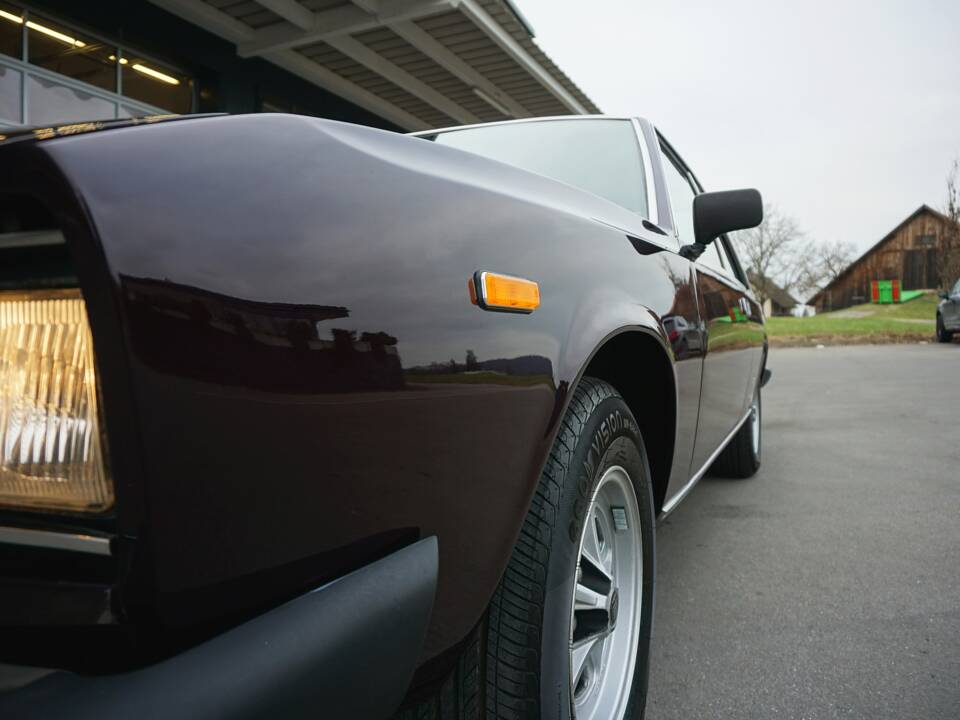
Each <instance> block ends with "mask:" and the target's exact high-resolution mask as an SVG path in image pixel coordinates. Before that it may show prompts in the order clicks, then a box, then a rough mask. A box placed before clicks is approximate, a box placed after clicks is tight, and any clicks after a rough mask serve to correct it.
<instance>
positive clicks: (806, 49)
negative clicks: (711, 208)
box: [515, 0, 960, 251]
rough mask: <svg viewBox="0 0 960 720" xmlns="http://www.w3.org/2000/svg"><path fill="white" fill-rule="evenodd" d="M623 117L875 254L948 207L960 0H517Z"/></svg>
mask: <svg viewBox="0 0 960 720" xmlns="http://www.w3.org/2000/svg"><path fill="white" fill-rule="evenodd" d="M515 2H516V4H517V6H518V7H519V8H520V10H521V11H522V12H523V13H524V15H525V16H526V17H527V19H528V20H530V22H531V24H532V25H533V27H534V30H535V31H536V39H537V42H538V43H539V44H540V46H541V47H542V48H543V49H544V50H545V51H546V52H547V53H548V54H549V55H550V56H551V57H552V58H553V59H554V60H555V61H556V62H557V64H558V65H559V66H560V67H561V68H563V70H564V71H566V72H567V73H568V74H569V75H570V77H571V78H572V79H573V80H574V82H576V83H577V84H578V85H579V86H580V87H581V88H582V89H583V90H584V92H586V93H587V95H589V96H590V98H591V99H592V100H593V101H594V102H595V103H597V104H598V105H599V106H600V108H601V110H603V111H604V112H606V113H611V114H624V115H640V116H643V117H646V118H648V119H650V120H651V121H653V123H654V124H656V125H657V127H658V128H659V129H660V131H661V132H662V133H663V134H664V135H665V136H666V137H667V138H668V139H669V140H670V142H671V143H672V144H673V145H674V146H675V147H676V149H677V150H678V151H679V152H680V154H681V155H683V157H684V159H685V160H686V161H687V162H688V163H689V164H690V166H691V168H692V169H693V171H694V172H695V173H696V175H697V176H698V177H699V179H700V181H701V182H702V183H703V184H704V185H705V186H706V188H707V189H708V190H722V189H729V188H736V187H748V186H750V187H757V188H758V189H760V191H761V192H762V193H763V196H764V199H765V200H767V201H769V202H771V203H773V204H774V205H776V206H778V207H779V208H780V209H781V210H783V211H784V212H786V213H787V214H789V215H792V216H793V217H795V218H796V220H797V221H798V222H799V224H800V225H801V227H802V228H803V229H804V230H805V231H806V233H807V235H808V236H809V237H810V239H811V240H848V241H850V242H852V243H853V244H854V245H855V246H856V248H857V249H858V251H860V250H865V249H866V248H867V247H869V246H870V245H871V244H873V243H874V242H876V241H877V240H879V239H880V238H881V237H882V236H883V235H884V234H886V233H887V232H888V231H889V230H891V229H893V227H894V226H895V225H896V224H897V223H898V222H900V221H901V220H902V219H903V218H905V217H906V216H907V215H908V214H910V213H911V212H912V211H913V210H915V209H916V208H917V207H919V206H920V205H921V204H922V203H927V204H929V205H932V206H934V207H937V208H940V207H941V206H942V204H943V201H944V197H945V177H946V174H947V171H948V169H949V165H950V162H951V161H952V159H953V158H954V157H958V156H960V0H912V1H907V0H901V1H899V2H896V1H893V0H875V1H873V2H865V1H863V0H860V1H856V0H834V2H822V1H821V0H793V1H788V0H700V1H696V2H693V1H689V0H590V1H589V2H584V1H583V0H515Z"/></svg>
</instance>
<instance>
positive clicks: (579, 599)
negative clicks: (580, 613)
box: [573, 583, 607, 612]
mask: <svg viewBox="0 0 960 720" xmlns="http://www.w3.org/2000/svg"><path fill="white" fill-rule="evenodd" d="M606 608H607V598H606V596H605V595H601V594H600V593H598V592H597V591H596V590H591V589H590V588H588V587H587V586H586V585H584V584H583V583H577V588H576V591H575V595H574V598H573V610H574V612H576V611H577V610H606Z"/></svg>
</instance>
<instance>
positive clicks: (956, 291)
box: [951, 280, 960, 295]
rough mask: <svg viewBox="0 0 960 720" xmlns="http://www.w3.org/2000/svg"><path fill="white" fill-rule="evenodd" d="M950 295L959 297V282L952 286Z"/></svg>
mask: <svg viewBox="0 0 960 720" xmlns="http://www.w3.org/2000/svg"><path fill="white" fill-rule="evenodd" d="M951 295H960V280H957V284H956V285H954V286H953V292H952V293H951Z"/></svg>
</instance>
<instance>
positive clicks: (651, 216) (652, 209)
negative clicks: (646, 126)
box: [630, 118, 660, 225]
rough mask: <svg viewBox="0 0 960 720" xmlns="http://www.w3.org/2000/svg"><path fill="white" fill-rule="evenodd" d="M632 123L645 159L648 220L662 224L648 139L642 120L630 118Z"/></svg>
mask: <svg viewBox="0 0 960 720" xmlns="http://www.w3.org/2000/svg"><path fill="white" fill-rule="evenodd" d="M630 124H631V125H633V132H634V134H635V135H636V136H637V144H638V145H639V146H640V156H641V158H642V159H643V177H644V182H645V183H646V186H647V218H646V219H647V220H649V221H650V222H652V223H653V224H654V225H659V224H660V213H659V212H658V211H657V188H656V182H655V181H654V179H653V163H652V162H651V160H650V148H648V147H647V140H646V138H645V137H644V136H643V128H642V127H640V121H639V120H638V119H637V118H630Z"/></svg>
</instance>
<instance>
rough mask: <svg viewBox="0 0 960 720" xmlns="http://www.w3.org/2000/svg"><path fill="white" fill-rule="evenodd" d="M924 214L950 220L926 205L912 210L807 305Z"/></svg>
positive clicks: (815, 300)
mask: <svg viewBox="0 0 960 720" xmlns="http://www.w3.org/2000/svg"><path fill="white" fill-rule="evenodd" d="M924 213H929V214H930V215H933V216H934V217H936V218H938V219H940V220H945V221H947V222H949V220H950V219H949V218H948V217H947V216H946V215H944V214H943V213H941V212H939V211H937V210H934V209H933V208H932V207H930V206H929V205H927V204H926V203H924V204H923V205H921V206H920V207H918V208H917V209H916V210H914V211H913V212H912V213H910V215H908V216H907V217H906V218H904V219H903V221H901V222H900V223H898V224H897V226H896V227H895V228H893V230H891V231H890V232H888V233H887V234H886V235H884V236H883V237H882V238H880V240H878V241H877V242H876V243H875V244H874V245H872V246H871V247H870V248H869V249H868V250H867V251H866V252H864V253H863V254H862V255H861V256H860V257H858V258H857V259H856V260H854V261H853V262H852V263H850V264H849V265H847V267H846V268H844V270H843V272H841V273H840V274H839V275H837V276H836V277H835V278H834V279H833V280H831V281H830V282H829V283H827V284H826V285H824V286H823V287H822V288H821V289H820V290H819V291H818V292H817V293H816V294H815V295H814V296H813V297H812V298H810V300H808V302H809V304H811V305H815V304H816V303H817V300H818V299H819V298H820V296H821V295H823V293H825V292H827V291H828V290H830V289H832V288H833V287H834V286H835V285H836V284H837V283H839V282H840V281H841V280H843V279H844V278H845V277H847V275H849V274H850V273H851V272H852V271H853V269H854V268H855V267H856V266H857V265H858V264H860V262H862V261H863V259H864V258H865V257H867V256H868V255H870V254H871V253H872V252H873V251H874V250H876V249H877V248H879V247H880V246H881V245H883V244H884V243H885V242H887V240H889V239H890V238H892V237H893V236H894V235H896V234H897V233H898V232H900V229H901V228H902V227H903V226H904V225H907V224H908V223H911V222H913V221H914V220H915V219H916V218H918V217H920V216H921V215H923V214H924Z"/></svg>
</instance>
